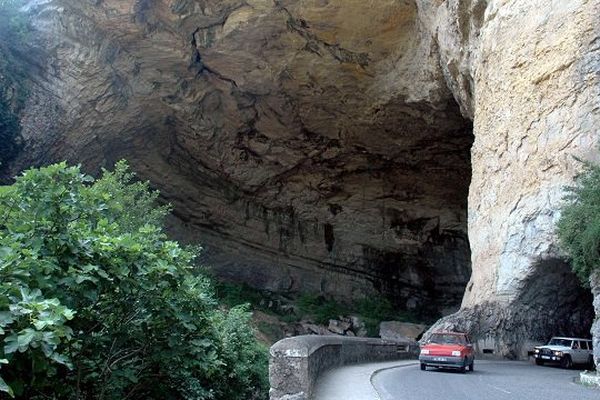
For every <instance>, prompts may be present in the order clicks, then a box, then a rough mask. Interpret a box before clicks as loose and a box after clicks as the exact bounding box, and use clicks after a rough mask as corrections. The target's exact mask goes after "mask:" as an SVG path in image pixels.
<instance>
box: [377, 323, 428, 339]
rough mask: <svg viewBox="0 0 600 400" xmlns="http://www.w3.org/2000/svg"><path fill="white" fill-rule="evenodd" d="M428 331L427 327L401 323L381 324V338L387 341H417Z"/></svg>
mask: <svg viewBox="0 0 600 400" xmlns="http://www.w3.org/2000/svg"><path fill="white" fill-rule="evenodd" d="M426 329H427V326H426V325H421V324H412V323H410V322H401V321H383V322H382V323H381V324H379V336H380V337H381V338H382V339H386V340H406V339H408V340H417V339H419V338H420V337H421V335H422V334H423V332H425V330H426Z"/></svg>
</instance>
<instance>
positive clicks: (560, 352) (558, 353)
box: [552, 351, 563, 356]
mask: <svg viewBox="0 0 600 400" xmlns="http://www.w3.org/2000/svg"><path fill="white" fill-rule="evenodd" d="M552 353H554V355H555V356H562V355H563V352H562V351H553V352H552Z"/></svg>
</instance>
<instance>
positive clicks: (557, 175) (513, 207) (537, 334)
mask: <svg viewBox="0 0 600 400" xmlns="http://www.w3.org/2000/svg"><path fill="white" fill-rule="evenodd" d="M599 6H600V2H598V1H573V2H561V1H550V2H547V1H528V2H511V1H493V2H490V3H489V5H488V7H487V9H486V10H485V13H484V17H483V23H482V25H481V29H480V34H479V37H478V39H477V40H476V41H465V42H463V45H464V48H465V49H467V50H465V51H466V53H468V54H470V55H469V56H467V59H468V61H465V59H464V58H460V57H458V58H457V59H456V63H457V64H458V65H470V76H471V77H472V82H473V85H474V87H475V96H474V98H473V99H472V107H471V109H472V110H474V135H475V142H474V145H473V149H472V151H471V154H472V165H473V178H472V183H471V187H470V191H469V238H470V242H471V248H472V262H473V266H474V268H473V275H472V277H471V280H470V282H469V284H468V286H467V290H466V293H465V297H464V299H463V304H462V311H461V312H460V313H459V314H458V315H455V316H452V317H449V318H447V319H445V320H443V321H442V322H441V323H440V324H439V325H438V327H434V329H439V328H440V327H446V328H448V327H458V328H463V329H466V328H469V329H470V330H472V331H473V333H475V336H477V337H479V343H478V344H479V346H480V347H487V348H491V349H494V350H495V351H496V352H497V353H501V354H503V355H508V356H514V357H519V356H524V355H525V354H526V351H527V350H531V349H530V348H528V347H529V344H528V341H530V340H531V341H545V340H547V339H548V337H549V336H551V335H553V334H563V335H580V336H588V335H589V326H590V324H591V321H592V319H593V313H592V309H591V307H590V303H591V295H590V294H589V292H588V291H587V290H582V289H581V288H580V284H579V282H578V281H577V280H576V278H575V277H574V276H573V275H572V274H571V273H570V272H569V266H568V265H567V264H566V263H565V262H564V261H563V255H562V254H561V253H560V251H559V249H558V248H557V245H556V239H555V235H554V224H555V222H556V220H557V219H558V217H559V214H558V209H559V207H560V204H561V198H562V195H563V187H564V186H565V185H568V184H569V183H570V182H572V177H573V176H574V174H575V173H576V171H577V168H578V162H577V161H575V160H574V158H573V157H574V156H576V157H580V158H583V159H592V160H593V159H595V160H598V147H597V145H598V139H599V135H598V127H599V126H600V102H599V94H600V91H599V89H600V82H599V75H598V71H599V70H600V54H599V48H598V42H599V31H598V24H597V19H596V17H595V15H596V11H594V10H597V9H598V7H599ZM471 27H472V26H471ZM464 79H466V78H463V80H464ZM459 94H460V93H459ZM467 100H468V98H466V99H465V100H464V101H467Z"/></svg>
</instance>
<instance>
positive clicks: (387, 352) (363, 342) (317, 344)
mask: <svg viewBox="0 0 600 400" xmlns="http://www.w3.org/2000/svg"><path fill="white" fill-rule="evenodd" d="M416 354H417V344H416V343H414V342H409V341H386V340H382V339H375V338H353V337H342V336H316V335H315V336H296V337H292V338H287V339H283V340H280V341H279V342H277V343H275V344H274V345H273V346H272V347H271V350H270V362H269V381H270V383H271V390H270V392H269V393H270V399H271V400H311V399H312V395H313V389H314V386H315V382H316V381H317V379H318V377H319V375H321V374H322V373H323V372H325V371H326V370H328V369H331V368H334V367H339V366H342V365H347V364H356V363H361V362H376V361H389V360H397V359H406V358H410V357H412V356H416Z"/></svg>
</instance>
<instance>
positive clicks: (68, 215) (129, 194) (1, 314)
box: [0, 162, 267, 400]
mask: <svg viewBox="0 0 600 400" xmlns="http://www.w3.org/2000/svg"><path fill="white" fill-rule="evenodd" d="M133 179H134V176H133V174H131V173H130V172H129V171H128V168H127V165H126V164H125V163H123V162H121V163H119V164H117V166H116V168H115V170H114V172H109V171H104V173H103V176H102V177H101V178H100V179H98V180H94V179H93V178H91V177H89V176H86V175H84V174H82V173H81V172H80V170H79V168H76V167H68V166H67V165H66V164H65V163H62V164H57V165H52V166H49V167H46V168H41V169H32V170H29V171H26V172H25V173H24V174H23V175H22V176H20V177H18V178H17V179H16V182H15V183H14V184H13V185H12V186H7V187H2V189H1V190H0V340H1V341H2V342H3V344H4V346H3V348H2V349H0V364H1V365H0V366H1V369H0V391H4V392H7V393H9V394H10V395H12V396H16V397H18V398H23V399H46V398H57V399H227V400H235V399H252V398H258V397H259V396H263V395H264V389H265V388H266V377H267V372H266V352H264V349H262V348H260V347H259V345H258V344H257V343H256V341H255V339H254V337H253V331H252V329H251V328H250V327H249V314H248V312H246V310H245V309H243V308H234V309H232V310H230V311H229V312H226V311H224V310H221V309H220V308H219V307H218V305H217V304H216V302H215V300H214V297H213V293H212V289H211V287H210V284H209V281H208V280H207V279H206V278H205V277H203V276H201V275H198V274H195V273H194V269H193V266H192V265H193V264H192V261H193V259H194V255H195V254H194V251H191V250H189V249H184V248H182V247H180V246H179V245H178V244H177V243H176V242H173V241H169V240H167V238H166V236H165V234H164V233H163V232H162V229H161V222H162V219H163V217H164V216H165V215H166V213H167V212H168V209H167V208H166V207H164V206H163V207H159V206H156V200H157V196H158V195H157V193H156V192H151V191H149V190H148V184H147V183H141V182H134V181H133Z"/></svg>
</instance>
